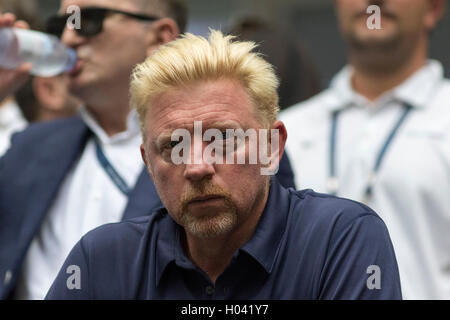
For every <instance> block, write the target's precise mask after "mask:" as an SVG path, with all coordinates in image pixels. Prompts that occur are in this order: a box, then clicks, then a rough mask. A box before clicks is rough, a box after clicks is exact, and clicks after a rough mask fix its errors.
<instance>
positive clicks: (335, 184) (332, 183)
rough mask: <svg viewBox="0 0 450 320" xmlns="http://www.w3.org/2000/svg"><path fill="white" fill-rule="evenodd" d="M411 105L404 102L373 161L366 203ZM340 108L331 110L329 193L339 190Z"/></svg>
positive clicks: (365, 197) (366, 191)
mask: <svg viewBox="0 0 450 320" xmlns="http://www.w3.org/2000/svg"><path fill="white" fill-rule="evenodd" d="M411 109H412V106H411V105H409V104H406V103H405V104H404V111H403V113H402V114H401V116H400V118H399V119H398V120H397V123H396V124H395V125H394V127H393V128H392V130H391V132H390V134H389V135H388V137H387V139H386V141H385V142H384V144H383V147H382V148H381V150H380V152H379V153H378V156H377V160H376V162H375V165H374V167H373V169H372V172H371V174H370V176H369V178H368V182H367V186H366V189H365V192H364V202H365V203H367V202H368V201H369V200H370V198H371V196H372V191H373V185H374V184H375V180H376V176H377V174H378V171H379V170H380V167H381V164H382V162H383V160H384V156H385V154H386V152H387V150H388V149H389V146H390V145H391V144H392V141H393V140H394V138H395V135H396V134H397V132H398V130H399V129H400V127H401V126H402V124H403V123H404V122H405V119H406V118H407V116H408V114H409V112H410V111H411ZM340 112H341V110H337V111H334V112H333V115H332V119H331V120H332V122H331V135H330V163H329V164H330V168H329V170H330V172H329V173H330V175H329V178H328V191H329V193H330V194H333V195H337V192H338V190H339V179H338V177H337V174H336V145H337V128H338V118H339V114H340Z"/></svg>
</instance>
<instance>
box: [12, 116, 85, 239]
mask: <svg viewBox="0 0 450 320" xmlns="http://www.w3.org/2000/svg"><path fill="white" fill-rule="evenodd" d="M71 120H72V121H69V122H68V123H67V125H66V126H65V127H64V129H63V130H60V131H59V132H55V133H54V135H52V136H51V137H49V140H48V141H46V143H45V145H43V146H42V145H37V146H35V147H34V148H35V150H34V154H33V159H36V160H35V161H34V166H33V167H32V168H31V170H32V171H33V172H34V174H33V176H32V178H31V179H30V184H29V185H30V189H29V192H30V194H31V195H32V196H31V198H30V201H29V204H28V209H27V214H26V217H27V218H26V219H28V222H27V223H25V224H24V225H23V229H22V232H21V236H23V237H24V238H28V237H32V236H33V235H34V234H35V232H36V228H39V227H40V225H41V223H42V221H43V219H44V218H45V215H46V213H47V212H48V210H49V209H50V207H51V205H52V204H53V202H54V200H55V199H56V197H57V194H58V191H59V189H60V187H61V184H62V183H63V181H64V179H65V177H66V176H67V174H68V172H69V171H70V169H71V168H72V167H73V165H74V164H75V162H76V161H77V160H78V159H79V157H80V155H81V153H82V151H83V149H84V147H85V145H86V141H87V139H88V137H89V135H90V131H89V129H88V128H87V126H86V125H85V124H84V122H83V121H82V120H81V119H80V118H78V117H77V118H73V119H71Z"/></svg>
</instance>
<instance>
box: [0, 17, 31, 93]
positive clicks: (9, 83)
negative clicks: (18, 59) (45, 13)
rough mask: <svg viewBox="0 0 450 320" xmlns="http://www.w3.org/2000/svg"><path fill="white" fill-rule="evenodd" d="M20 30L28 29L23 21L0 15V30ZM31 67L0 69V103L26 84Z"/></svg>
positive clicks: (26, 64)
mask: <svg viewBox="0 0 450 320" xmlns="http://www.w3.org/2000/svg"><path fill="white" fill-rule="evenodd" d="M11 27H14V28H21V29H29V26H28V24H27V23H26V22H24V21H16V17H15V16H14V15H13V14H10V13H6V14H0V28H11ZM31 68H32V65H31V64H30V63H24V64H22V65H20V66H18V67H17V68H16V69H12V70H11V69H5V68H1V67H0V102H1V101H3V99H5V98H6V97H8V96H10V95H13V94H14V93H15V92H16V90H18V89H19V88H20V87H21V86H22V85H24V84H25V83H26V81H27V80H28V78H29V76H30V74H29V72H30V70H31Z"/></svg>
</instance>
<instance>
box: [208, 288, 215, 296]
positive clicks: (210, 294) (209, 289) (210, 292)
mask: <svg viewBox="0 0 450 320" xmlns="http://www.w3.org/2000/svg"><path fill="white" fill-rule="evenodd" d="M213 294H214V288H213V287H211V286H207V287H206V295H207V296H212V295H213Z"/></svg>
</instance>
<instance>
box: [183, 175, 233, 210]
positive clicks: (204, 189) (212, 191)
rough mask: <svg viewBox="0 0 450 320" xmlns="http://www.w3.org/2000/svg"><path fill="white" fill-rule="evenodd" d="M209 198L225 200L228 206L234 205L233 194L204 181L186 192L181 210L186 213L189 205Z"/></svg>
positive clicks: (195, 184)
mask: <svg viewBox="0 0 450 320" xmlns="http://www.w3.org/2000/svg"><path fill="white" fill-rule="evenodd" d="M207 197H221V198H224V199H225V202H226V203H227V204H230V203H232V200H231V194H230V193H229V192H228V191H226V190H225V189H223V188H222V187H219V186H217V185H215V184H213V183H212V182H211V181H204V182H196V183H193V184H192V185H191V186H190V187H189V189H188V190H186V192H184V194H183V195H182V196H181V209H182V210H183V212H185V211H186V209H187V206H188V205H189V203H191V202H192V201H195V200H196V199H199V198H207Z"/></svg>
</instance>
